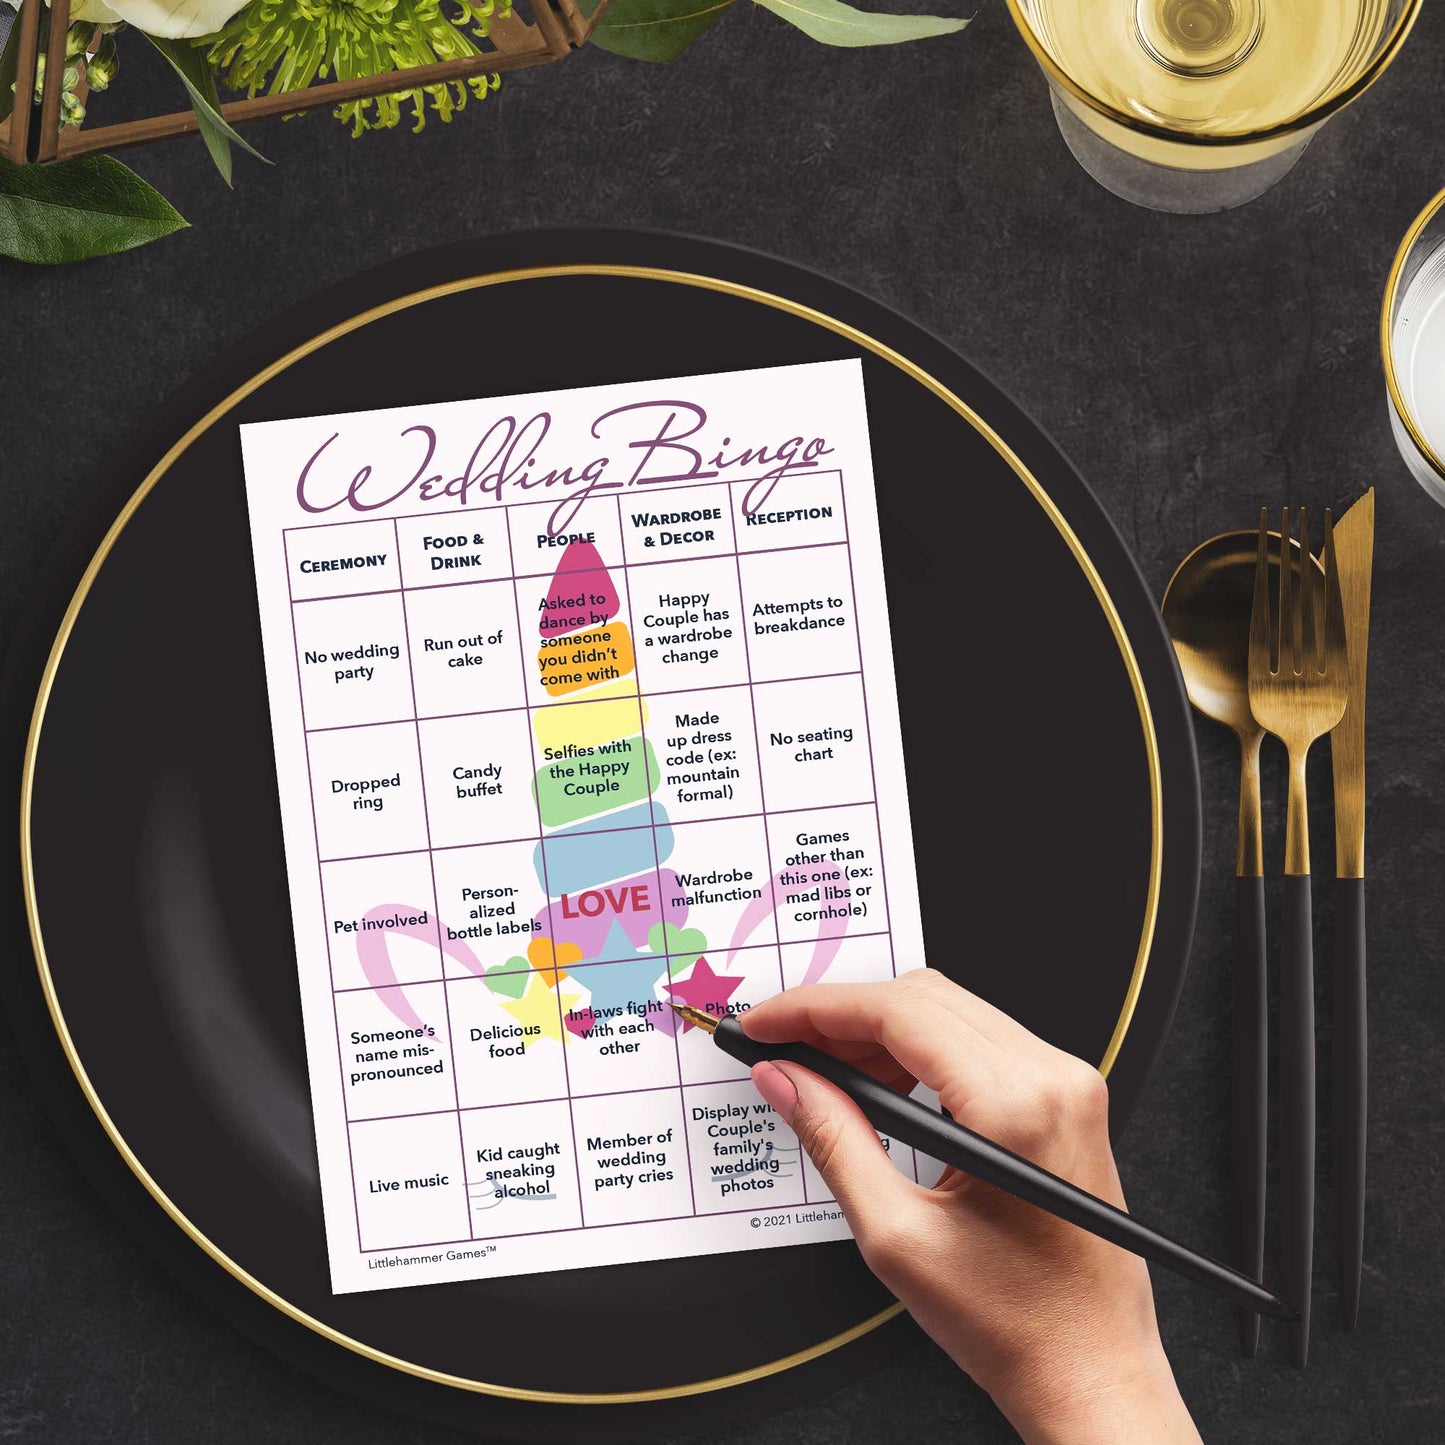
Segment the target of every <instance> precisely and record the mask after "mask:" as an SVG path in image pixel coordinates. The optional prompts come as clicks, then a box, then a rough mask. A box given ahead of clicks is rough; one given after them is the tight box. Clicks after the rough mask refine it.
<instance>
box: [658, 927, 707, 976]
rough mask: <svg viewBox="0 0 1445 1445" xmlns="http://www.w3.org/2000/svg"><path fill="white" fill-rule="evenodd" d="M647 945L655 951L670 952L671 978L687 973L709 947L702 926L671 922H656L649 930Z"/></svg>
mask: <svg viewBox="0 0 1445 1445" xmlns="http://www.w3.org/2000/svg"><path fill="white" fill-rule="evenodd" d="M647 946H648V948H650V949H651V950H652V951H653V952H654V953H668V954H671V955H672V957H671V958H670V959H669V960H668V965H667V972H668V976H669V977H671V978H676V977H677V976H678V974H680V973H686V972H687V970H688V969H690V968H691V967H692V966H693V964H695V963H696V962H697V960H698V958H699V956H700V955H701V954H702V953H703V951H704V950H705V949H706V948H707V935H706V934H705V933H704V932H703V931H702V930H701V929H700V928H678V927H677V926H676V925H675V924H671V923H654V924H653V925H652V927H651V928H650V929H648V931H647Z"/></svg>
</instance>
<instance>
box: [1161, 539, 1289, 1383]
mask: <svg viewBox="0 0 1445 1445" xmlns="http://www.w3.org/2000/svg"><path fill="white" fill-rule="evenodd" d="M1270 538H1271V547H1272V551H1271V554H1270V572H1271V574H1272V576H1273V577H1274V578H1275V582H1276V584H1277V582H1278V574H1279V534H1278V533H1277V532H1271V533H1270ZM1290 545H1291V546H1292V547H1294V548H1295V549H1296V550H1298V545H1299V544H1298V543H1296V542H1293V541H1292V542H1291V544H1290ZM1258 553H1259V533H1258V532H1257V531H1248V532H1225V533H1224V534H1222V535H1221V536H1218V537H1211V538H1210V539H1209V540H1208V541H1207V542H1204V543H1201V544H1200V545H1199V546H1198V547H1196V548H1195V549H1194V550H1193V551H1192V552H1191V553H1190V554H1189V555H1188V556H1187V557H1186V558H1185V559H1184V560H1183V561H1182V562H1181V563H1180V564H1179V569H1178V571H1176V572H1175V574H1174V576H1173V577H1171V578H1170V579H1169V586H1168V587H1166V588H1165V589H1164V603H1163V609H1164V625H1165V626H1166V627H1167V628H1168V629H1169V636H1170V637H1171V638H1172V639H1173V641H1174V651H1175V654H1176V655H1177V656H1178V658H1179V668H1180V671H1181V672H1182V673H1183V674H1184V686H1185V688H1186V690H1187V691H1188V693H1189V701H1190V702H1191V703H1193V704H1194V706H1195V707H1196V708H1197V709H1198V710H1199V711H1200V712H1202V713H1203V714H1204V715H1205V717H1208V718H1213V719H1214V721H1215V722H1220V723H1223V724H1224V725H1225V727H1227V728H1231V729H1232V730H1233V731H1234V734H1235V736H1236V737H1238V739H1239V757H1240V768H1239V856H1238V861H1237V867H1236V869H1235V872H1236V874H1237V875H1238V879H1237V883H1236V892H1235V937H1234V952H1235V970H1234V1085H1233V1090H1232V1095H1231V1100H1232V1128H1231V1134H1232V1149H1233V1168H1234V1224H1235V1249H1236V1259H1235V1263H1236V1265H1237V1266H1238V1267H1239V1268H1240V1269H1241V1270H1243V1271H1244V1272H1245V1273H1246V1274H1248V1275H1252V1276H1253V1277H1254V1278H1255V1279H1259V1278H1261V1276H1262V1274H1263V1272H1264V1177H1265V1119H1266V1114H1267V1112H1268V1107H1269V1085H1268V1072H1267V1071H1268V1068H1269V1046H1268V1042H1267V1038H1266V1023H1265V1020H1266V1004H1265V961H1264V940H1265V929H1264V854H1263V849H1262V846H1261V842H1260V810H1259V745H1260V741H1261V740H1262V739H1263V737H1264V730H1263V729H1262V728H1261V727H1260V726H1259V724H1258V723H1256V722H1255V720H1254V715H1253V714H1252V713H1251V712H1250V710H1249V616H1250V611H1251V609H1252V607H1253V605H1254V568H1255V561H1256V559H1257V557H1258ZM1274 590H1275V591H1276V592H1277V591H1278V587H1277V585H1276V586H1275V589H1274ZM1271 595H1273V593H1272V594H1271ZM1239 1347H1240V1349H1241V1350H1242V1351H1243V1353H1244V1356H1245V1358H1246V1359H1251V1358H1253V1356H1254V1353H1255V1351H1256V1350H1257V1349H1258V1347H1259V1316H1258V1315H1257V1314H1253V1313H1252V1312H1250V1311H1249V1310H1241V1311H1240V1312H1239Z"/></svg>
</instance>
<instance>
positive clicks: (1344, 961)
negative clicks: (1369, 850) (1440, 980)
mask: <svg viewBox="0 0 1445 1445" xmlns="http://www.w3.org/2000/svg"><path fill="white" fill-rule="evenodd" d="M1333 975H1334V990H1333V994H1334V997H1333V1013H1334V1019H1333V1024H1334V1048H1333V1052H1332V1054H1331V1058H1330V1063H1331V1066H1332V1068H1331V1074H1332V1089H1331V1094H1332V1107H1333V1112H1334V1139H1333V1143H1334V1160H1335V1169H1334V1197H1335V1265H1336V1268H1337V1270H1338V1272H1339V1280H1340V1314H1341V1316H1342V1319H1343V1322H1344V1326H1345V1328H1346V1329H1347V1330H1352V1329H1354V1327H1355V1321H1356V1320H1357V1319H1358V1317H1359V1313H1360V1269H1361V1264H1362V1261H1363V1259H1364V1248H1365V1110H1366V1097H1367V1089H1368V1084H1367V1079H1366V1076H1367V1073H1368V1065H1369V1030H1368V1027H1367V1017H1366V1012H1365V880H1364V879H1363V878H1337V879H1336V880H1335V958H1334V969H1333Z"/></svg>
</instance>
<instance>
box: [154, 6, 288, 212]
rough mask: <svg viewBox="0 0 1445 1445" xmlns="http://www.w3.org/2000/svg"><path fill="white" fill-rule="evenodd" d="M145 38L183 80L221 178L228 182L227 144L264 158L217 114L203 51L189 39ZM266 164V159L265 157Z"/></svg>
mask: <svg viewBox="0 0 1445 1445" xmlns="http://www.w3.org/2000/svg"><path fill="white" fill-rule="evenodd" d="M146 39H147V40H149V41H150V43H151V44H152V45H154V46H155V48H156V49H157V50H159V51H160V53H161V54H162V55H164V56H165V58H166V59H167V60H169V61H170V63H171V65H172V67H173V68H174V69H175V72H176V74H177V75H179V76H180V78H181V79H182V81H184V82H185V87H186V93H187V94H188V95H189V96H190V98H191V109H192V110H194V111H195V113H196V123H197V125H198V126H199V127H200V132H201V139H202V140H203V141H205V143H206V149H207V150H208V151H210V153H211V159H212V160H213V161H215V163H216V169H217V170H218V171H220V173H221V179H222V180H223V181H225V183H226V184H227V185H228V186H229V185H230V184H231V147H232V146H233V145H238V146H240V147H241V149H242V150H243V151H245V152H246V153H247V154H248V155H253V156H255V157H256V159H257V160H258V161H266V157H265V156H263V155H262V154H261V152H260V151H258V150H257V149H256V147H255V146H253V145H252V144H251V143H250V142H249V141H247V140H245V139H243V138H242V137H241V136H240V135H239V134H238V133H237V132H236V129H235V127H234V126H232V125H230V124H229V123H228V122H227V121H226V118H225V117H224V116H223V115H222V114H221V102H220V98H219V97H218V96H217V94H216V77H215V74H214V72H213V71H212V70H211V67H210V63H209V62H208V61H207V60H206V57H205V55H204V54H203V53H202V52H201V51H200V50H198V49H197V48H196V47H195V46H194V45H192V44H191V42H190V41H189V40H165V39H162V38H161V37H159V36H156V35H147V36H146ZM266 164H267V165H270V162H269V161H266Z"/></svg>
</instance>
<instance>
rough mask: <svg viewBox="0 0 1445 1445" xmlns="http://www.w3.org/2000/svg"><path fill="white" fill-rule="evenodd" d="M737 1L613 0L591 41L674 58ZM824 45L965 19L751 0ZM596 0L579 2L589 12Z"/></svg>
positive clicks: (867, 41) (892, 38)
mask: <svg viewBox="0 0 1445 1445" xmlns="http://www.w3.org/2000/svg"><path fill="white" fill-rule="evenodd" d="M736 3H737V0H612V4H611V5H610V6H609V7H608V9H607V12H606V13H605V14H604V15H603V17H602V19H601V20H600V21H599V22H598V25H597V29H596V30H594V31H593V32H592V44H593V45H598V46H601V48H602V49H603V50H610V51H611V52H612V53H613V54H614V55H625V56H627V57H628V58H629V59H631V60H654V61H667V60H676V59H677V57H678V56H679V55H681V54H682V52H683V51H684V50H686V49H687V47H688V46H689V45H691V44H692V42H693V41H694V40H696V39H697V38H698V36H700V35H702V34H703V32H704V31H707V30H711V29H712V27H713V26H714V25H716V24H717V22H718V21H719V20H721V19H722V17H723V16H724V15H725V14H727V12H728V11H729V10H731V9H732V7H733V6H734V5H735V4H736ZM755 3H756V4H758V5H761V6H762V7H763V8H764V9H766V10H771V11H772V12H773V14H774V15H776V16H778V18H779V19H781V20H786V21H787V22H788V24H789V25H795V26H796V27H797V28H798V29H799V30H801V31H803V33H804V34H806V35H810V36H811V37H812V38H813V39H814V40H819V41H821V42H822V43H823V44H824V45H845V46H858V45H896V44H898V42H899V41H902V40H926V39H928V38H929V37H930V36H934V35H951V34H953V33H954V32H955V31H959V30H962V29H963V27H964V26H965V25H967V24H968V21H967V20H951V19H947V18H945V17H943V16H939V15H877V14H873V13H872V12H870V11H866V10H855V9H854V8H853V7H852V6H851V5H845V4H843V3H842V0H755ZM595 6H596V0H583V4H582V8H583V10H584V11H585V12H586V13H587V14H589V15H590V14H591V13H592V11H593V9H594V8H595Z"/></svg>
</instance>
